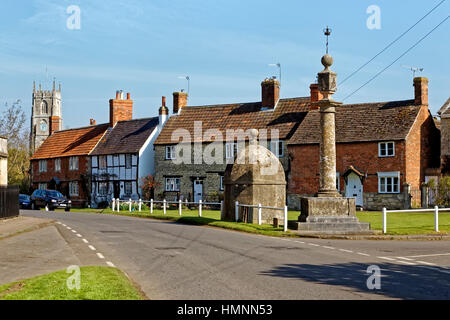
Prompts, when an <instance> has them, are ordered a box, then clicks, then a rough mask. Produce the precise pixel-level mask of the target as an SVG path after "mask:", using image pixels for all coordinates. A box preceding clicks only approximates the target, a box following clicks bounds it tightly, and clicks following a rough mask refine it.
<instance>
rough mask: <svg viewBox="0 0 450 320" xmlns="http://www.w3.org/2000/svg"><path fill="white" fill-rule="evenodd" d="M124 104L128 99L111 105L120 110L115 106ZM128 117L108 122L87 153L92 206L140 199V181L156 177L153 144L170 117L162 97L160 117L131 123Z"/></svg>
mask: <svg viewBox="0 0 450 320" xmlns="http://www.w3.org/2000/svg"><path fill="white" fill-rule="evenodd" d="M127 101H129V99H127V100H120V99H116V100H115V101H112V103H113V104H114V105H115V106H116V109H117V110H120V109H121V108H120V107H117V104H118V103H119V104H120V103H123V102H127ZM127 107H128V106H127ZM131 107H132V105H131ZM112 112H114V111H112ZM131 114H132V112H130V113H128V114H127V113H123V115H122V116H121V117H120V119H121V120H120V121H118V122H117V123H114V122H111V123H110V128H109V129H108V131H107V133H106V134H105V136H104V137H103V138H102V139H101V140H100V142H99V143H98V144H97V146H96V148H95V149H94V150H93V151H92V152H91V154H90V156H91V163H92V168H91V177H92V188H91V192H92V197H91V205H92V206H97V205H98V204H99V203H101V202H103V201H107V202H109V201H111V199H112V198H120V199H125V200H128V199H133V200H137V199H140V198H141V197H142V192H141V191H140V184H139V183H140V180H141V179H142V178H143V177H146V176H147V175H149V174H150V175H152V176H154V175H155V164H154V158H155V155H154V148H153V143H154V141H155V139H156V138H157V137H158V135H159V133H160V132H161V130H162V128H163V127H164V124H165V122H166V121H167V118H168V114H169V110H168V109H167V107H166V106H165V97H163V103H162V106H161V108H160V109H159V117H153V118H147V119H136V120H132V119H131V118H130V117H131ZM111 121H114V119H112V118H111Z"/></svg>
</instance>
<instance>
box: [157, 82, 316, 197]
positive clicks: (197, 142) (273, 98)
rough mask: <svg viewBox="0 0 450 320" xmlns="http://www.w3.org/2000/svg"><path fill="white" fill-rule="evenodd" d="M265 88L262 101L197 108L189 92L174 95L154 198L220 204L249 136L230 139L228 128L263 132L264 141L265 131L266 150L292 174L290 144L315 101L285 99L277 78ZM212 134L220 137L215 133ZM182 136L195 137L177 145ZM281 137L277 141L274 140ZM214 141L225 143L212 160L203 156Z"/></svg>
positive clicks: (159, 150)
mask: <svg viewBox="0 0 450 320" xmlns="http://www.w3.org/2000/svg"><path fill="white" fill-rule="evenodd" d="M261 88H262V92H261V96H262V101H260V102H253V103H235V104H225V105H207V106H197V107H191V106H187V105H186V102H187V95H186V93H180V92H178V93H174V110H173V111H174V112H173V113H174V114H173V115H172V116H171V117H170V119H169V120H168V122H167V124H166V125H165V127H164V129H163V130H162V132H161V134H160V135H159V136H158V138H157V139H156V141H155V171H156V174H155V179H156V181H157V182H158V183H159V186H158V187H157V188H156V190H155V198H157V199H158V200H162V199H164V198H165V199H167V200H170V201H173V200H176V199H180V198H181V199H182V200H186V199H188V200H189V201H196V202H197V201H199V200H200V199H202V200H204V201H205V200H206V201H218V200H220V199H221V198H222V197H223V191H224V180H223V179H224V173H225V169H226V166H227V164H229V163H233V161H234V158H235V156H236V154H237V151H238V150H240V148H242V147H243V146H244V145H245V142H246V141H248V138H249V137H248V136H247V135H245V134H244V135H242V136H239V135H236V136H231V135H227V130H241V132H248V131H247V130H249V129H258V130H259V133H260V138H261V132H263V131H264V130H266V136H267V140H268V141H267V143H266V146H269V147H270V149H271V150H272V152H273V153H274V154H276V155H277V156H278V158H279V159H280V161H281V163H282V164H283V167H284V170H285V172H287V171H289V159H288V156H287V146H286V141H287V140H288V139H289V138H290V136H291V135H292V133H293V132H294V131H295V129H296V126H297V123H299V122H300V121H301V119H302V118H304V117H305V116H306V114H307V113H308V111H309V108H310V98H309V97H305V98H291V99H280V98H279V82H278V81H277V80H276V79H266V80H264V81H263V82H262V84H261ZM212 130H216V132H219V133H221V136H214V135H211V134H210V133H212V132H213V131H212ZM236 132H237V131H236ZM183 133H185V134H186V135H188V136H189V137H191V141H190V142H187V143H186V142H184V143H180V144H178V142H179V141H184V140H183V139H181V140H180V139H179V137H178V135H179V134H183ZM276 133H278V137H277V138H276V139H275V138H274V140H273V141H270V138H271V137H275V134H276ZM272 134H273V135H272ZM213 143H214V145H215V146H218V145H220V146H221V147H220V148H221V151H222V152H220V153H221V155H220V156H221V158H220V159H218V158H216V160H217V161H213V162H211V161H209V160H206V159H205V158H204V157H202V155H203V154H209V151H210V149H209V148H211V146H213ZM188 146H189V148H186V149H184V147H188ZM189 149H190V150H189ZM180 150H182V151H180ZM203 151H205V152H203ZM185 152H186V153H188V154H184V153H185ZM183 159H186V160H187V161H183Z"/></svg>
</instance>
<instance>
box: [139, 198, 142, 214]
mask: <svg viewBox="0 0 450 320" xmlns="http://www.w3.org/2000/svg"><path fill="white" fill-rule="evenodd" d="M141 209H142V199H139V212H141Z"/></svg>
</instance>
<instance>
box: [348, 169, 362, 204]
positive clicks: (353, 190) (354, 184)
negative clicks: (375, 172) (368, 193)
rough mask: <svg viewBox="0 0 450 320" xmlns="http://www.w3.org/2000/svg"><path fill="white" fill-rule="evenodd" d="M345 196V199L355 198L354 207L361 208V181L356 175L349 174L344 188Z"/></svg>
mask: <svg viewBox="0 0 450 320" xmlns="http://www.w3.org/2000/svg"><path fill="white" fill-rule="evenodd" d="M345 196H346V197H347V198H355V199H356V205H357V206H360V207H362V206H363V205H364V200H363V185H362V182H361V179H360V178H359V177H358V175H357V174H356V173H353V172H352V173H350V174H349V175H348V177H347V185H346V186H345Z"/></svg>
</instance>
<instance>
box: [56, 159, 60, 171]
mask: <svg viewBox="0 0 450 320" xmlns="http://www.w3.org/2000/svg"><path fill="white" fill-rule="evenodd" d="M55 172H61V159H55Z"/></svg>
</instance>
